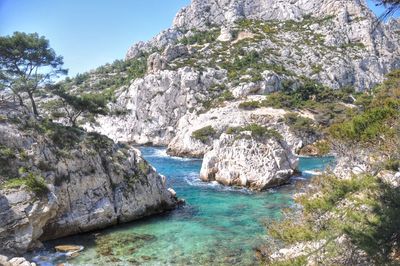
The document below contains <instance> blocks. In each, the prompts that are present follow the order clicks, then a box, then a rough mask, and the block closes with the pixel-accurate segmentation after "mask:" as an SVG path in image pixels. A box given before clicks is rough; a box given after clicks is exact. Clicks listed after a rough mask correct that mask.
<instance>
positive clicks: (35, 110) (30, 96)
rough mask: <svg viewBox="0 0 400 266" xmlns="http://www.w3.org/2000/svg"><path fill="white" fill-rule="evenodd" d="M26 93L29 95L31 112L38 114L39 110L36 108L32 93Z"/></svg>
mask: <svg viewBox="0 0 400 266" xmlns="http://www.w3.org/2000/svg"><path fill="white" fill-rule="evenodd" d="M28 95H29V99H30V100H31V104H32V111H33V114H34V115H35V116H39V112H38V110H37V108H36V103H35V100H34V99H33V93H32V92H29V91H28Z"/></svg>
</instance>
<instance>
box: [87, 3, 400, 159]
mask: <svg viewBox="0 0 400 266" xmlns="http://www.w3.org/2000/svg"><path fill="white" fill-rule="evenodd" d="M399 25H400V23H399V21H397V20H392V21H390V22H389V23H387V24H377V23H376V17H375V16H374V14H373V13H372V12H371V10H369V8H368V7H367V5H366V4H365V1H363V0H349V1H342V0H323V1H313V0H312V1H303V0H297V1H289V2H287V1H286V2H285V1H275V0H269V1H258V0H244V1H243V0H242V1H239V0H206V1H198V0H193V1H192V3H191V4H190V5H189V6H188V7H186V8H183V9H182V10H181V11H180V12H179V13H178V14H177V16H176V18H175V20H174V23H173V26H172V27H171V28H170V29H168V30H166V31H164V32H162V33H160V34H159V35H158V36H156V37H155V38H153V39H152V40H150V41H148V42H141V43H138V44H135V45H133V46H132V47H131V48H130V49H129V51H128V53H127V56H126V59H127V62H130V61H132V60H133V61H135V60H138V59H140V58H145V59H146V61H147V65H146V66H145V67H146V71H145V74H144V76H143V77H139V78H137V79H134V80H132V81H131V83H130V84H129V85H128V86H126V87H123V88H121V89H119V90H116V91H115V94H114V96H115V98H114V102H113V103H110V109H111V110H113V112H112V115H109V116H102V117H97V118H96V123H91V124H86V126H85V127H86V128H87V129H89V130H92V131H97V132H100V133H102V134H105V135H107V136H109V137H110V138H112V139H114V140H123V141H132V142H134V143H137V144H153V145H169V152H170V153H172V154H178V155H184V156H196V157H201V156H202V155H204V154H205V153H206V152H209V151H211V150H212V147H213V140H217V139H218V138H219V136H220V135H221V134H222V133H223V131H224V129H226V128H227V127H228V126H229V124H230V123H231V124H237V126H246V125H248V124H249V122H248V121H249V119H247V118H246V119H242V118H243V112H242V111H240V110H239V109H238V108H231V109H229V110H228V109H223V108H224V106H230V105H231V104H232V103H235V102H240V101H248V100H251V99H252V98H253V97H258V96H260V97H261V95H262V97H266V98H268V97H269V96H268V95H270V94H271V93H273V92H276V91H281V90H284V91H294V90H297V89H299V88H301V87H302V86H303V84H305V83H310V82H314V83H315V84H323V85H324V86H327V87H329V88H332V89H343V88H349V87H351V88H354V89H355V90H356V91H364V90H367V89H370V88H372V87H373V86H374V85H376V84H377V83H379V82H381V81H382V80H383V78H384V75H385V74H386V73H388V72H389V71H390V70H392V69H395V68H399V67H400V42H399V27H400V26H399ZM121 110H122V111H121ZM220 111H221V112H224V111H226V112H224V114H225V118H226V119H221V118H218V119H215V117H218V115H216V113H217V112H220ZM274 112H275V111H274ZM248 114H250V112H248ZM235 117H238V118H239V120H240V122H238V123H235V121H234V118H235ZM204 119H210V121H205V120H204ZM216 121H218V125H216V127H215V130H216V131H217V133H218V134H217V136H216V137H213V138H210V139H208V140H205V141H198V140H196V139H195V138H194V137H193V136H192V133H194V132H195V131H197V130H199V129H202V127H206V126H209V125H211V124H217V123H214V122H216ZM262 125H264V126H267V127H270V126H271V125H272V124H268V123H267V124H262ZM272 126H273V125H272ZM280 133H281V134H282V135H283V137H284V139H290V138H291V137H290V136H289V135H287V134H286V133H282V132H280ZM307 142H308V140H305V141H303V142H302V144H307Z"/></svg>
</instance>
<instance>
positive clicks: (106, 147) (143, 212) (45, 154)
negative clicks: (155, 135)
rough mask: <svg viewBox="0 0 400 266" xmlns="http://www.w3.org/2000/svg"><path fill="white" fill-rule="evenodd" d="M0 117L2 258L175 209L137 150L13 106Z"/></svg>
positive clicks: (5, 108)
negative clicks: (64, 237) (37, 116)
mask: <svg viewBox="0 0 400 266" xmlns="http://www.w3.org/2000/svg"><path fill="white" fill-rule="evenodd" d="M0 117H1V121H0V164H1V170H0V181H1V190H0V228H1V229H2V230H1V232H0V240H1V243H2V245H1V247H0V253H1V254H5V255H20V254H23V253H25V252H26V251H27V250H29V249H31V248H35V247H37V246H38V245H40V242H39V240H48V239H55V238H58V237H63V236H67V235H72V234H77V233H81V232H86V231H91V230H95V229H101V228H104V227H107V226H111V225H115V224H118V223H123V222H128V221H132V220H135V219H138V218H141V217H144V216H148V215H151V214H155V213H159V212H162V211H165V210H169V209H171V208H173V207H174V206H175V204H176V199H175V197H174V196H172V194H171V193H170V192H169V191H168V190H167V188H166V187H165V178H164V177H161V176H160V175H159V174H158V173H157V172H156V171H155V170H154V169H153V168H152V167H151V166H150V165H148V164H147V162H146V161H144V160H143V159H142V158H141V157H140V152H139V151H137V150H135V149H133V148H129V147H128V146H126V145H122V144H114V143H113V142H112V141H111V140H110V139H108V138H106V137H104V136H101V135H99V134H96V133H89V134H88V133H85V132H84V131H83V130H80V129H76V128H68V127H64V126H61V125H59V124H54V123H52V122H49V121H47V120H42V121H37V120H36V119H34V118H32V117H30V116H29V115H27V114H24V113H23V112H21V111H20V110H18V109H14V107H13V106H1V108H0ZM17 177H18V178H17Z"/></svg>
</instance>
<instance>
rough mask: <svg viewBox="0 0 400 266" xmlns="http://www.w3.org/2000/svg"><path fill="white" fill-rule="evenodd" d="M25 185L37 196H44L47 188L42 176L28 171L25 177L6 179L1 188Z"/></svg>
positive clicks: (47, 190)
mask: <svg viewBox="0 0 400 266" xmlns="http://www.w3.org/2000/svg"><path fill="white" fill-rule="evenodd" d="M23 185H25V186H27V187H28V188H29V190H31V191H32V192H34V193H35V195H36V196H38V197H43V196H46V195H47V193H48V192H49V189H48V187H47V185H46V182H45V180H44V178H43V177H41V176H38V175H35V174H33V173H28V174H27V175H26V176H25V177H21V178H12V179H9V180H7V181H6V182H5V183H4V184H3V185H2V187H3V188H19V187H21V186H23Z"/></svg>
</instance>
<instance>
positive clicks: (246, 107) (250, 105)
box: [239, 101, 261, 110]
mask: <svg viewBox="0 0 400 266" xmlns="http://www.w3.org/2000/svg"><path fill="white" fill-rule="evenodd" d="M260 107H261V103H260V102H258V101H250V102H242V103H240V104H239V108H240V109H244V110H254V109H257V108H260Z"/></svg>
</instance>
